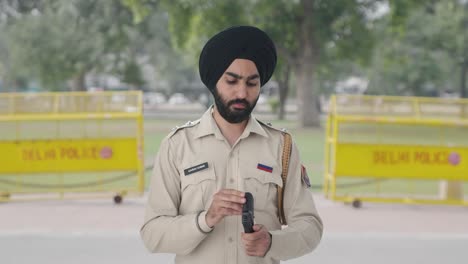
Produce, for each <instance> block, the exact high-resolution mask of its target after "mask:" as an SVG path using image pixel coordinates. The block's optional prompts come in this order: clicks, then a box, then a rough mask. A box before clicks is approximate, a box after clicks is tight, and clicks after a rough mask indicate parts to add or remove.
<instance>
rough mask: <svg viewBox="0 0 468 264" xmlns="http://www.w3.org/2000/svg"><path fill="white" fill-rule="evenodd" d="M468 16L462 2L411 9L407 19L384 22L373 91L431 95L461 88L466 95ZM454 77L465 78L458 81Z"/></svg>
mask: <svg viewBox="0 0 468 264" xmlns="http://www.w3.org/2000/svg"><path fill="white" fill-rule="evenodd" d="M464 16H465V17H466V14H465V12H464V8H463V6H462V5H461V2H460V1H457V0H451V1H442V2H439V1H432V2H424V4H419V5H412V6H411V8H410V9H409V10H406V13H405V17H404V19H401V17H400V19H398V20H397V21H395V20H394V19H392V18H393V17H392V16H388V17H387V18H386V19H384V20H382V21H380V23H379V24H378V25H377V27H376V31H377V32H378V33H377V34H379V35H378V39H379V40H380V41H379V43H378V44H377V49H376V53H375V56H374V61H373V64H372V67H371V68H370V70H369V75H370V79H371V82H370V92H371V93H378V94H411V95H418V96H428V95H436V94H437V93H438V92H441V91H442V90H455V89H454V87H456V86H457V85H460V87H461V91H460V93H461V95H463V93H464V88H463V87H464V84H465V83H466V81H463V78H464V74H466V68H465V69H463V67H464V65H466V61H468V59H467V54H466V53H465V52H466V44H467V43H466V41H464V39H465V38H466V34H467V33H466V27H465V26H464ZM454 72H459V73H460V74H461V78H460V79H458V78H453V73H454Z"/></svg>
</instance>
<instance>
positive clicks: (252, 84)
mask: <svg viewBox="0 0 468 264" xmlns="http://www.w3.org/2000/svg"><path fill="white" fill-rule="evenodd" d="M247 86H249V87H254V86H257V83H251V82H248V83H247Z"/></svg>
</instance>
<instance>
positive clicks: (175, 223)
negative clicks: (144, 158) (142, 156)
mask: <svg viewBox="0 0 468 264" xmlns="http://www.w3.org/2000/svg"><path fill="white" fill-rule="evenodd" d="M176 164H177V161H176V160H175V159H174V156H173V150H172V149H171V138H166V139H164V140H163V142H162V143H161V146H160V148H159V151H158V154H157V155H156V159H155V162H154V169H153V175H152V178H151V183H150V187H149V199H148V203H147V205H146V211H145V219H144V224H143V226H142V227H141V230H140V235H141V237H142V240H143V242H144V244H145V246H146V247H147V248H148V250H149V251H151V252H159V253H175V254H180V255H186V254H189V253H190V252H192V251H193V250H194V249H195V248H196V247H197V246H198V245H199V244H200V242H201V241H203V239H204V238H205V237H206V236H207V234H205V233H203V232H201V231H200V229H199V228H198V227H197V221H198V218H197V214H190V215H179V210H178V208H179V205H180V201H181V188H180V186H181V184H180V177H179V172H178V170H177V166H176Z"/></svg>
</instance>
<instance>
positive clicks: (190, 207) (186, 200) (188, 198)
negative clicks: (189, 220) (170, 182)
mask: <svg viewBox="0 0 468 264" xmlns="http://www.w3.org/2000/svg"><path fill="white" fill-rule="evenodd" d="M197 164H199V163H193V164H187V165H185V166H182V168H183V169H182V170H181V172H182V173H181V175H180V177H181V190H182V192H181V193H182V197H181V205H180V208H179V210H180V211H181V212H187V213H192V212H197V211H200V210H204V209H206V206H207V203H208V201H209V200H210V198H211V196H212V195H213V194H214V190H216V175H215V171H214V168H213V165H212V164H208V168H205V169H202V170H200V171H197V172H193V173H191V174H189V175H185V173H184V169H187V168H191V167H194V166H197ZM208 206H209V205H208Z"/></svg>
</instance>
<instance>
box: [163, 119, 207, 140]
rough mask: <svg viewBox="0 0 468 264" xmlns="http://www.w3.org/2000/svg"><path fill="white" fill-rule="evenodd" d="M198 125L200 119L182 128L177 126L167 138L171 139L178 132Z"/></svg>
mask: <svg viewBox="0 0 468 264" xmlns="http://www.w3.org/2000/svg"><path fill="white" fill-rule="evenodd" d="M198 123H200V119H198V120H195V121H188V122H187V123H185V124H184V125H182V126H176V127H174V128H172V130H171V133H169V135H168V136H167V137H169V138H170V137H172V136H173V135H175V134H176V133H177V132H178V131H180V130H182V129H184V128H188V127H193V126H195V125H197V124H198Z"/></svg>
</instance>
